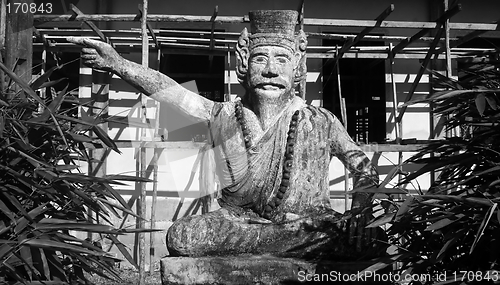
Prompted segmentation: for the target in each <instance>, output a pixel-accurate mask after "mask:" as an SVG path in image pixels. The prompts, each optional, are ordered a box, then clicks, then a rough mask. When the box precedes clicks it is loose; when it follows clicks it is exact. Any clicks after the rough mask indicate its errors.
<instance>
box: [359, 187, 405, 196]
mask: <svg viewBox="0 0 500 285" xmlns="http://www.w3.org/2000/svg"><path fill="white" fill-rule="evenodd" d="M349 193H380V194H408V191H406V190H404V189H400V188H385V187H369V188H359V189H353V190H352V191H349Z"/></svg>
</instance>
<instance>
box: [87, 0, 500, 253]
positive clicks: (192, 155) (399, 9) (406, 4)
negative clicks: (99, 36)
mask: <svg viewBox="0 0 500 285" xmlns="http://www.w3.org/2000/svg"><path fill="white" fill-rule="evenodd" d="M80 2H81V3H78V6H79V8H80V10H82V11H83V12H84V13H89V14H90V13H94V12H95V11H94V6H93V5H92V1H89V2H86V1H85V3H84V2H83V1H80ZM436 2H439V1H432V0H414V1H404V0H397V1H385V0H380V1H373V0H362V1H361V0H357V1H353V0H337V1H324V0H323V1H321V0H308V1H306V6H305V17H307V18H325V19H327V18H331V19H359V20H363V19H368V20H372V19H374V18H376V17H377V16H378V15H379V14H380V13H381V12H382V11H383V10H384V9H385V8H386V7H388V6H389V4H391V3H394V4H395V7H396V9H395V11H394V12H393V13H392V14H391V15H390V17H389V18H388V20H405V21H431V20H432V19H434V18H435V17H431V15H435V10H436V9H437V8H438V7H437V5H436V4H435V3H436ZM460 2H461V3H462V4H463V8H464V9H463V11H462V12H460V13H459V14H458V15H457V16H456V17H454V18H453V20H455V19H457V20H459V21H461V22H491V21H493V20H497V19H496V17H497V15H496V14H497V13H496V11H498V8H500V7H499V6H500V2H498V1H494V0H491V1H486V0H484V1H479V0H475V1H472V0H464V1H460ZM140 3H142V1H127V5H123V1H121V0H113V1H110V2H109V6H108V9H109V11H107V13H112V14H130V13H137V11H138V9H137V7H138V4H140ZM298 3H299V1H286V0H277V1H269V0H266V1H263V0H257V1H213V0H208V1H199V0H183V1H162V0H150V1H149V13H150V14H172V15H205V16H207V15H211V14H212V12H213V10H214V7H215V6H216V5H218V10H219V14H218V15H220V16H236V15H239V16H241V15H244V14H247V13H248V11H249V10H255V9H296V8H297V6H298ZM493 7H497V9H493ZM478 15H481V16H480V17H478ZM151 25H152V27H153V28H175V29H210V25H209V24H207V23H181V24H179V23H151ZM244 26H245V25H217V27H216V28H217V29H219V28H220V29H224V30H226V31H228V32H240V31H241V30H242V28H243V27H244ZM108 28H111V29H139V28H140V23H139V22H133V23H121V22H120V23H119V22H114V23H109V24H108ZM360 30H361V29H357V28H343V29H337V28H331V27H306V32H322V33H327V32H336V33H340V32H343V33H357V32H359V31H360ZM374 32H376V33H378V34H385V35H399V36H401V35H403V36H411V35H413V34H414V33H416V32H417V31H416V30H410V29H407V30H397V31H396V30H395V29H393V30H389V29H378V30H376V31H374ZM452 36H454V35H452ZM321 44H322V42H321V40H320V39H312V38H311V39H309V45H310V46H320V45H321ZM417 46H418V45H417ZM167 52H168V51H167ZM123 56H124V57H126V58H128V59H130V60H132V61H135V62H140V60H141V56H140V54H139V53H128V54H123ZM149 63H150V66H152V67H155V68H156V66H157V59H156V54H155V53H154V52H151V54H150V61H149ZM234 65H235V58H234V55H231V57H230V63H228V64H226V70H229V71H230V79H228V78H226V80H225V84H226V85H227V84H230V85H231V94H230V95H231V98H234V97H236V96H238V95H241V94H242V93H243V92H244V90H243V88H242V87H241V86H239V85H238V83H237V79H236V74H235V72H234V69H235V66H234ZM322 67H323V61H322V60H321V59H309V60H308V76H307V95H306V98H305V99H306V101H307V102H308V103H310V104H313V105H316V106H322V99H323V94H322V80H323V75H322ZM419 68H420V62H419V61H418V60H407V59H398V60H396V61H395V62H394V64H393V65H392V69H393V73H394V80H395V83H396V97H397V100H398V102H399V103H400V104H401V103H402V102H404V101H405V98H406V96H407V93H408V90H409V89H410V87H411V84H412V83H413V80H414V78H415V76H416V74H417V72H418V70H419ZM390 69H391V66H390V63H389V62H388V61H387V60H386V79H385V82H386V94H385V95H386V96H385V101H386V138H387V140H394V139H395V132H394V116H393V94H392V77H391V76H390ZM89 74H90V69H88V68H82V69H81V82H80V85H81V86H82V88H81V90H80V96H81V97H86V96H87V97H88V96H90V87H89V86H90V84H91V78H90V75H89ZM420 82H421V83H420V84H419V86H418V88H417V90H416V92H415V96H414V98H419V97H421V96H425V95H427V94H429V92H430V91H431V88H430V85H429V76H428V75H424V76H423V78H422V79H421V81H420ZM226 90H227V86H226ZM138 96H139V93H138V92H137V91H136V90H134V89H133V88H132V87H131V86H130V85H128V84H127V83H125V82H123V81H121V80H120V79H119V78H113V79H112V82H111V86H110V108H109V113H110V115H121V116H130V117H137V112H138V110H137V109H134V106H136V104H137V102H138V101H137V99H138ZM347 96H348V95H347ZM151 105H152V104H151ZM155 108H156V107H149V108H148V118H150V119H152V120H154V119H155V118H156V117H155V113H156V112H155ZM131 110H132V111H131ZM179 120H185V118H179ZM431 128H432V119H431V115H430V114H429V106H427V105H425V104H417V105H414V106H411V107H409V108H408V110H407V112H406V114H405V116H404V119H403V134H402V137H403V138H415V139H419V140H426V139H429V138H430V136H431ZM108 132H109V134H110V136H111V137H112V138H114V139H116V140H140V139H141V136H140V135H139V129H137V128H134V127H128V128H123V127H119V126H117V125H112V124H111V125H110V129H109V130H108ZM152 133H153V131H152V128H151V129H149V130H148V132H147V136H146V138H143V139H146V140H149V139H151V138H152V137H153V135H152ZM367 154H368V155H369V157H370V158H372V159H374V161H375V162H374V163H375V164H376V165H377V166H378V169H379V172H380V174H381V179H384V178H385V175H386V174H387V173H388V172H389V171H390V170H391V169H392V168H393V167H394V166H395V165H396V164H397V163H398V153H382V154H381V155H376V156H375V157H374V152H368V153H367ZM136 155H137V150H136V149H132V148H130V149H122V154H116V153H111V154H110V156H109V157H108V159H107V161H106V167H107V172H108V173H125V174H131V173H135V171H136ZM197 155H198V150H197V149H183V150H182V149H181V150H163V151H162V153H161V156H160V160H159V163H158V164H159V172H158V175H159V180H158V189H159V191H160V192H159V193H160V197H159V198H158V203H157V211H158V212H157V215H156V216H157V222H158V223H157V225H156V227H157V228H162V229H167V228H168V227H169V226H170V224H171V223H172V220H173V218H174V217H175V216H177V217H182V216H184V215H188V214H192V213H193V212H196V213H200V210H198V211H194V209H195V208H196V207H195V205H194V203H196V199H195V198H196V197H197V195H199V183H198V172H197V171H196V170H197V169H195V170H194V171H193V165H194V163H195V160H196V157H197ZM411 155H412V153H405V154H404V159H406V158H408V157H410V156H411ZM151 156H152V153H151V152H148V161H150V158H151ZM415 167H418V166H415ZM411 168H412V167H411V166H409V169H406V170H408V171H411V170H414V169H415V168H413V169H411ZM329 174H330V180H331V182H330V189H331V191H332V193H333V194H334V196H335V198H337V199H332V205H333V207H334V208H335V209H336V210H338V211H339V212H343V211H344V210H345V201H344V200H343V199H342V197H343V191H344V182H345V179H344V167H343V166H342V164H341V163H340V162H339V161H338V160H337V159H335V158H334V159H333V160H332V162H331V166H330V173H329ZM190 180H192V181H194V182H193V183H192V184H191V185H190V187H186V186H187V185H189V181H190ZM396 182H397V179H393V180H392V181H391V183H390V184H389V185H394V183H396ZM418 182H419V186H416V185H409V186H408V188H409V189H415V188H418V187H421V188H422V189H427V187H428V186H429V177H422V178H421V179H419V181H418ZM147 189H148V190H151V189H152V184H148V185H147ZM134 190H135V185H133V184H131V185H129V186H124V187H120V191H121V192H122V193H123V194H125V197H126V198H130V197H132V195H133V193H134ZM127 194H128V195H127ZM148 199H149V198H148ZM148 201H150V199H149V200H148ZM148 203H150V202H148ZM215 204H216V203H213V208H217V206H216V205H215ZM347 206H349V205H347ZM147 208H148V211H149V209H150V207H149V204H148V207H147ZM176 213H177V214H176ZM149 215H150V214H149V212H148V216H149ZM134 225H135V219H131V218H129V219H128V220H127V223H126V226H134ZM164 233H165V232H163V233H162V234H156V237H157V242H156V245H155V246H156V248H157V250H156V255H157V256H163V255H165V254H167V252H166V249H165V237H164ZM122 242H124V243H125V244H126V245H128V246H130V247H131V248H132V247H133V242H134V240H133V237H131V236H129V237H124V238H123V239H122Z"/></svg>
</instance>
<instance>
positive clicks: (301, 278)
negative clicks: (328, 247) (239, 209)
mask: <svg viewBox="0 0 500 285" xmlns="http://www.w3.org/2000/svg"><path fill="white" fill-rule="evenodd" d="M372 264H373V263H372V262H369V261H366V262H331V261H323V262H319V263H317V264H316V263H313V262H306V261H303V260H300V259H293V258H278V257H273V256H269V255H266V256H264V255H252V256H250V255H249V256H229V257H198V258H195V257H165V258H163V259H162V260H161V280H162V284H163V285H167V284H168V285H177V284H187V285H195V284H196V285H198V284H204V285H205V284H210V285H211V284H231V285H232V284H273V285H275V284H282V285H287V284H288V285H291V284H331V283H334V284H338V285H342V284H345V285H357V284H360V285H361V284H363V285H368V284H377V285H384V284H387V285H389V284H392V283H391V282H390V280H385V279H386V278H388V277H389V276H391V271H390V267H388V268H386V269H384V270H382V271H377V274H376V276H375V273H371V274H370V273H368V272H365V269H366V268H368V267H369V266H371V265H372ZM363 274H368V275H370V276H371V278H369V277H367V276H365V277H362V276H363ZM393 280H394V278H393Z"/></svg>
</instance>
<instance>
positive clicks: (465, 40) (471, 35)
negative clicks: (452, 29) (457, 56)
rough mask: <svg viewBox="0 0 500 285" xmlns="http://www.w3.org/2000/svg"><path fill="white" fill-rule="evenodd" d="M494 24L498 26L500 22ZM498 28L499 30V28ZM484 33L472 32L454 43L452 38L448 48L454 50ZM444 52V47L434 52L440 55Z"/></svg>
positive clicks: (481, 31) (480, 31)
mask: <svg viewBox="0 0 500 285" xmlns="http://www.w3.org/2000/svg"><path fill="white" fill-rule="evenodd" d="M495 23H496V24H497V25H498V24H499V23H500V20H497V21H496V22H495ZM498 28H499V30H500V26H499V27H498ZM486 32H487V31H485V30H476V31H472V32H470V33H468V34H466V35H465V36H463V37H460V38H458V39H457V40H456V41H453V40H452V38H450V48H454V47H457V46H459V45H461V44H464V43H466V42H468V41H470V40H472V39H475V38H477V37H478V36H480V35H482V34H484V33H486ZM445 50H446V47H442V48H440V49H439V50H436V53H442V52H444V51H445Z"/></svg>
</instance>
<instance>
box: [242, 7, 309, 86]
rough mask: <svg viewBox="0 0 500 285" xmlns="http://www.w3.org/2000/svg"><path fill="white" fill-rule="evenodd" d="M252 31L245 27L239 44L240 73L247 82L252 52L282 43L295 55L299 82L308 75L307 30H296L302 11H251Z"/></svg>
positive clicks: (296, 75) (249, 14)
mask: <svg viewBox="0 0 500 285" xmlns="http://www.w3.org/2000/svg"><path fill="white" fill-rule="evenodd" d="M248 16H249V19H250V31H251V33H248V31H247V29H246V28H245V29H243V31H242V32H241V34H240V37H239V39H238V43H237V45H236V59H237V65H236V74H237V75H238V80H239V82H240V83H241V84H243V85H244V86H245V84H246V73H247V71H248V58H249V55H250V51H251V50H252V49H254V48H256V47H258V46H269V45H273V46H280V47H284V48H287V49H289V50H290V51H291V52H292V53H293V54H294V55H295V58H294V60H295V64H296V69H295V82H296V83H298V82H299V81H300V80H302V79H303V78H304V77H305V76H306V60H305V51H306V46H307V39H306V35H305V33H304V31H302V30H300V31H298V32H295V27H296V25H297V20H298V12H297V11H294V10H258V11H250V12H249V13H248Z"/></svg>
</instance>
